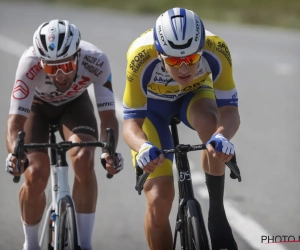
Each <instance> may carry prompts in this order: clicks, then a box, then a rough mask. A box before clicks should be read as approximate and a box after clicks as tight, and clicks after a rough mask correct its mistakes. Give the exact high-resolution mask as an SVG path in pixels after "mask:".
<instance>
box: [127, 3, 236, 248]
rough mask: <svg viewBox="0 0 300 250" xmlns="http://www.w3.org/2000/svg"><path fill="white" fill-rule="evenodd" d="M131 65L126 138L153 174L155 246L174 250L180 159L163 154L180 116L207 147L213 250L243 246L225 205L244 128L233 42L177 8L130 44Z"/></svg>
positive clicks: (151, 232) (148, 186) (149, 190)
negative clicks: (175, 166) (230, 164)
mask: <svg viewBox="0 0 300 250" xmlns="http://www.w3.org/2000/svg"><path fill="white" fill-rule="evenodd" d="M127 62H128V63H127V72H126V73H127V81H126V88H125V92H124V98H123V112H124V126H123V137H124V139H125V141H126V143H127V144H128V146H129V147H130V148H131V149H132V155H133V161H134V162H135V161H137V163H138V166H139V167H141V168H142V169H143V170H144V171H146V172H148V173H151V174H150V175H149V178H148V180H147V181H146V183H145V186H144V192H145V195H146V198H147V209H146V217H145V235H146V239H147V241H148V245H149V248H150V249H151V250H171V249H172V232H171V228H170V223H169V219H168V217H169V214H170V211H171V207H172V202H173V199H174V184H173V174H172V161H173V155H171V156H170V155H167V156H165V157H164V155H163V154H162V153H161V150H162V149H165V148H171V147H172V146H173V142H172V138H171V134H170V130H169V126H168V125H169V122H170V117H171V116H173V115H178V116H179V117H180V119H181V121H182V122H183V123H184V124H186V125H187V126H189V127H190V128H191V129H194V130H196V132H197V133H198V135H199V138H200V140H201V141H202V142H203V143H206V145H207V151H203V152H202V166H203V170H204V172H205V176H206V184H207V188H208V192H209V201H210V203H209V205H210V207H209V218H208V229H209V233H210V238H211V242H212V249H213V250H220V249H227V250H236V249H238V248H237V244H236V242H235V240H234V237H233V235H232V231H231V228H230V225H229V223H228V221H227V218H226V213H225V209H224V205H223V193H224V178H225V177H224V172H225V164H224V162H227V161H229V160H230V159H231V157H232V156H233V154H234V146H233V144H232V143H231V142H230V141H229V140H230V139H231V138H232V137H233V136H234V135H235V133H236V132H237V130H238V128H239V125H240V117H239V111H238V96H237V91H236V88H235V84H234V80H233V76H232V60H231V56H230V51H229V49H228V46H227V44H226V43H225V42H224V41H223V40H222V39H221V38H220V37H218V36H217V35H214V34H212V33H211V32H209V31H207V30H205V28H204V26H203V23H202V21H201V19H200V18H199V16H198V15H197V14H195V13H194V12H193V11H191V10H187V9H184V8H172V9H170V10H167V11H166V12H165V13H163V14H161V15H160V16H159V17H158V19H157V21H156V24H155V27H154V28H153V29H150V30H148V31H146V32H144V33H143V34H142V35H141V36H139V37H138V38H137V39H136V40H135V41H134V42H133V43H132V44H131V46H130V48H129V49H128V52H127ZM212 142H214V143H215V148H213V147H212V145H211V143H212Z"/></svg>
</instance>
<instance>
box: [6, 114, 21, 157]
mask: <svg viewBox="0 0 300 250" xmlns="http://www.w3.org/2000/svg"><path fill="white" fill-rule="evenodd" d="M25 121H26V117H24V116H21V115H9V116H8V120H7V126H6V148H7V151H8V152H10V153H11V152H13V151H14V147H15V145H16V140H17V136H18V133H19V131H23V130H24V124H25Z"/></svg>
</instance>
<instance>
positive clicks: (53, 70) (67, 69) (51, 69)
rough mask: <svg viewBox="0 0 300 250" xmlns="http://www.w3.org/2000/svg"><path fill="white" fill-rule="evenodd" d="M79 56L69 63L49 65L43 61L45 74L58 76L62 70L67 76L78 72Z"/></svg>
mask: <svg viewBox="0 0 300 250" xmlns="http://www.w3.org/2000/svg"><path fill="white" fill-rule="evenodd" d="M76 63H77V56H76V57H75V58H74V59H73V60H71V61H68V62H62V63H55V64H49V63H45V62H43V61H41V66H42V68H43V69H44V71H45V73H46V74H47V75H49V76H56V75H57V72H58V70H61V71H62V72H64V73H65V74H70V73H72V72H73V71H74V70H76Z"/></svg>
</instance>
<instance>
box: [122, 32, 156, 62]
mask: <svg viewBox="0 0 300 250" xmlns="http://www.w3.org/2000/svg"><path fill="white" fill-rule="evenodd" d="M135 57H136V58H137V57H139V58H141V57H143V58H144V57H149V58H154V57H157V52H156V49H155V46H154V38H153V29H148V30H146V31H145V32H143V33H142V34H140V35H139V36H138V37H137V38H136V39H135V40H134V41H133V42H132V43H131V45H130V46H129V48H128V50H127V59H130V58H133V59H134V58H135Z"/></svg>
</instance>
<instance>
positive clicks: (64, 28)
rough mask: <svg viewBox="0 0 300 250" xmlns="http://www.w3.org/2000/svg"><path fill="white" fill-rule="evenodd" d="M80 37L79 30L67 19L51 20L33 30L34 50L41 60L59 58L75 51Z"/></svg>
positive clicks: (70, 54)
mask: <svg viewBox="0 0 300 250" xmlns="http://www.w3.org/2000/svg"><path fill="white" fill-rule="evenodd" d="M80 39H81V38H80V31H79V30H78V29H77V28H76V26H75V25H74V24H70V23H69V21H67V20H58V19H56V20H51V21H49V22H45V23H42V24H41V25H40V26H39V27H38V29H37V30H36V31H35V33H34V35H33V47H34V52H35V54H36V55H37V56H38V57H39V58H41V59H42V60H48V61H55V60H60V59H63V58H66V57H69V56H72V55H74V54H75V53H76V52H77V50H78V49H79V43H80Z"/></svg>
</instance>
